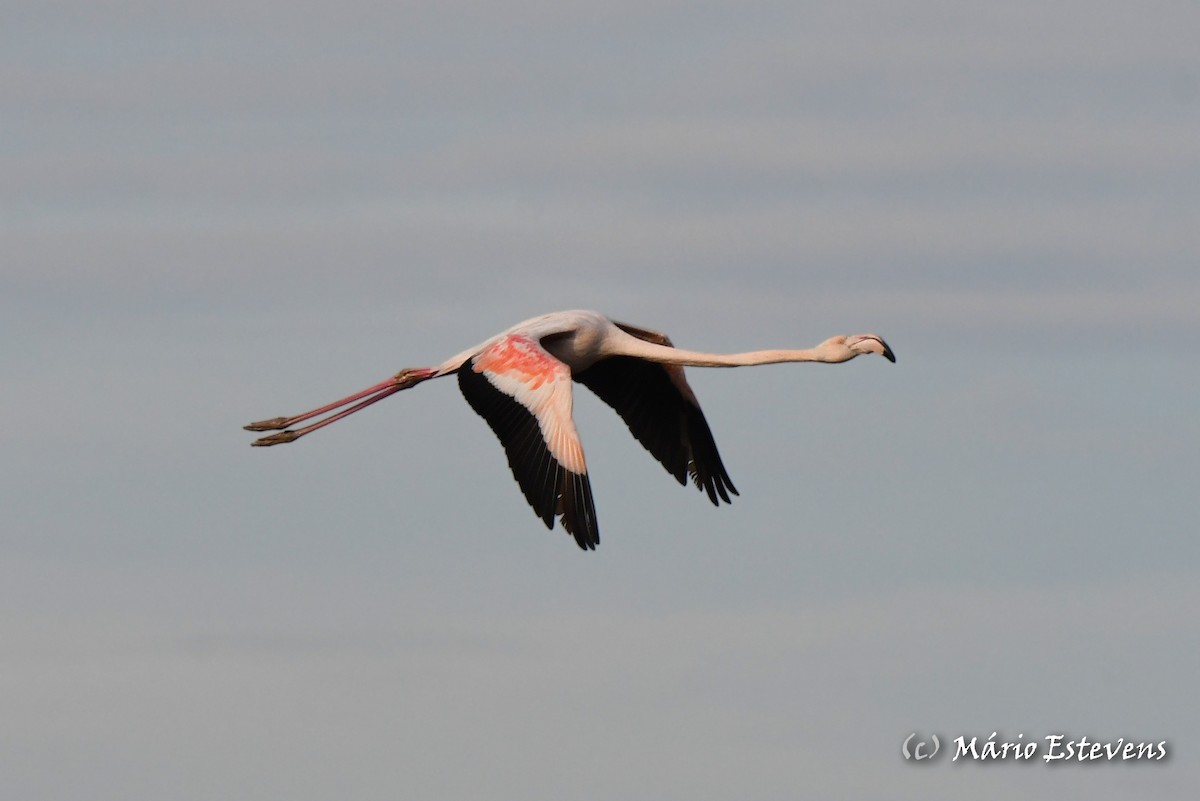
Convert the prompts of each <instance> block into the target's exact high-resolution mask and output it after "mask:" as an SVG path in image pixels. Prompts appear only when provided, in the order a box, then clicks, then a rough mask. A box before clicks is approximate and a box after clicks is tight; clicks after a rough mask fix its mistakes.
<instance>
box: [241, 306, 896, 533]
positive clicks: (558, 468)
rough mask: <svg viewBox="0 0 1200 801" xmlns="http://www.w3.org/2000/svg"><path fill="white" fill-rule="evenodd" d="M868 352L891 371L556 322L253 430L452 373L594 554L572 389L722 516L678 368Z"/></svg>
mask: <svg viewBox="0 0 1200 801" xmlns="http://www.w3.org/2000/svg"><path fill="white" fill-rule="evenodd" d="M863 353H877V354H879V355H882V356H884V357H885V358H887V359H888V360H889V361H892V362H894V361H895V360H896V359H895V356H894V355H893V354H892V351H891V349H890V348H889V347H888V346H887V344H886V343H884V341H883V340H882V339H881V338H880V337H878V336H876V335H874V334H859V335H856V336H838V337H831V338H830V339H827V340H825V341H824V342H822V343H821V344H820V345H818V346H817V347H816V348H811V349H807V350H767V351H751V352H748V353H738V354H713V353H701V352H695V351H685V350H680V349H677V348H675V347H674V346H673V345H672V343H671V341H670V339H668V338H667V337H666V336H665V335H663V334H660V333H659V332H657V331H653V330H650V329H646V328H639V327H637V326H633V325H629V324H626V323H617V322H614V321H612V320H610V319H609V318H607V317H605V316H604V315H602V314H600V313H599V312H594V311H567V312H555V313H552V314H544V315H541V316H539V317H534V318H531V319H529V320H526V321H524V322H521V323H518V324H517V325H515V326H513V327H512V328H510V329H508V330H507V331H504V332H502V333H500V334H497V335H496V336H494V337H491V338H490V339H488V340H486V341H484V342H482V343H480V344H479V345H476V346H475V347H473V348H469V349H467V350H465V351H463V352H462V353H459V354H457V355H456V356H453V357H451V358H450V359H447V360H446V361H445V362H443V363H442V364H440V365H438V366H437V367H428V368H425V367H423V368H409V369H406V370H402V371H400V372H399V373H397V374H396V375H395V376H394V377H393V378H391V379H389V380H387V381H384V382H381V383H379V384H376V385H374V386H372V387H368V388H367V389H366V390H363V391H362V392H358V393H355V394H354V395H351V396H349V397H347V398H343V399H342V400H340V401H336V402H334V403H332V404H328V405H326V406H323V407H320V408H318V409H314V410H313V411H311V412H306V413H304V414H301V415H296V416H295V417H290V418H285V417H276V418H272V419H270V420H264V421H261V422H258V423H251V424H250V425H248V426H246V428H247V429H248V430H251V431H272V430H276V431H277V432H278V433H275V434H271V435H269V436H266V437H262V438H260V439H258V440H257V441H255V442H254V443H253V444H255V445H278V444H281V443H284V442H292V441H294V440H296V439H299V438H300V437H302V436H304V435H306V434H308V433H311V432H312V431H315V430H317V429H319V428H322V427H324V426H326V425H328V424H330V423H332V422H335V421H337V420H340V419H341V418H343V417H345V416H347V415H349V414H352V413H354V412H356V411H359V410H360V409H362V408H365V407H366V406H369V405H370V404H372V403H375V402H376V401H379V400H382V399H383V398H385V397H387V396H389V395H392V394H394V393H395V392H399V391H400V390H403V389H408V388H410V387H412V386H415V385H416V384H418V383H421V382H423V381H427V380H429V379H432V378H440V377H442V376H446V375H450V374H452V373H453V374H456V375H457V376H458V383H459V388H460V389H461V391H462V394H463V397H464V398H465V399H466V401H467V403H468V404H469V405H470V406H471V408H472V409H474V410H475V412H476V413H477V414H479V415H480V416H481V417H483V419H484V420H485V421H486V422H487V424H488V426H489V427H490V428H491V429H492V431H493V432H494V433H495V434H496V436H497V438H498V439H499V440H500V443H501V445H502V446H503V447H504V450H505V453H506V455H507V457H508V463H509V467H510V468H511V470H512V472H513V476H514V478H515V479H516V480H517V484H518V485H519V486H520V488H521V491H522V493H523V494H524V495H525V498H526V500H527V501H528V502H529V505H530V506H531V507H532V508H533V510H534V513H535V514H536V515H537V516H538V517H539V518H541V520H542V521H543V522H544V523H545V524H546V527H547V528H553V527H554V520H555V516H556V515H557V517H558V519H559V520H560V522H561V523H562V526H563V528H564V529H566V530H567V532H568V533H570V534H571V535H572V536H573V537H574V538H575V541H576V543H577V544H578V545H579V547H580V548H583V549H585V550H588V549H595V547H596V545H598V544H599V542H600V532H599V527H598V525H597V522H596V510H595V504H594V501H593V498H592V489H591V483H590V481H589V480H588V474H587V462H586V460H585V459H584V455H583V445H582V443H581V441H580V439H579V433H578V431H577V430H576V429H575V423H574V420H573V417H572V392H573V387H572V384H573V383H574V382H578V383H581V384H583V385H584V386H586V387H587V388H588V389H590V390H591V391H592V392H594V393H595V394H596V395H597V396H598V397H599V398H600V399H601V400H602V401H604V402H605V403H606V404H608V405H609V406H611V407H612V408H613V409H614V410H615V411H616V412H617V414H618V415H620V417H621V418H622V419H623V420H624V421H625V423H626V425H627V426H628V427H629V430H630V432H631V433H632V434H633V436H634V437H635V438H636V439H637V440H638V441H639V442H641V443H642V445H643V446H644V447H645V448H646V449H647V450H648V451H649V452H650V454H651V455H652V456H654V458H655V459H657V460H658V461H659V462H660V463H661V464H662V465H663V467H664V468H665V469H666V470H667V472H669V473H670V474H671V475H672V476H674V477H675V479H676V480H677V481H679V483H680V484H686V483H687V480H688V478H689V477H690V478H691V479H692V481H693V483H695V485H696V486H697V488H699V489H700V490H702V491H703V492H705V493H706V494H707V496H708V498H709V500H710V501H711V502H712V503H713V505H720V503H721V502H722V501H723V502H725V503H729V502H730V497H729V496H730V494H733V495H737V490H736V489H735V488H734V486H733V482H732V481H730V479H729V474H728V473H727V472H726V470H725V465H724V464H723V463H722V462H721V456H720V453H719V452H718V451H717V445H716V441H715V440H714V439H713V436H712V431H711V430H710V429H709V427H708V422H707V420H705V418H704V413H703V412H702V411H701V410H700V404H699V402H698V401H697V400H696V396H695V394H694V393H693V392H692V389H691V387H690V386H689V385H688V383H687V379H686V378H685V376H684V372H683V367H684V366H685V365H694V366H701V367H738V366H746V365H755V364H772V363H779V362H807V361H812V362H826V363H839V362H844V361H849V360H850V359H853V358H855V357H856V356H859V355H861V354H863ZM356 401H357V402H356ZM351 403H353V404H354V405H352V406H351V405H349V404H351ZM342 407H348V408H344V409H343V408H342ZM336 409H342V411H339V412H337V413H335V414H331V415H330V416H329V417H326V418H324V419H322V420H320V421H318V422H315V423H312V424H310V425H308V426H305V427H303V428H300V429H296V430H291V429H290V428H289V427H290V426H292V425H294V424H296V423H299V422H302V421H305V420H309V419H311V418H313V417H317V416H319V415H321V414H325V413H327V412H331V411H334V410H336Z"/></svg>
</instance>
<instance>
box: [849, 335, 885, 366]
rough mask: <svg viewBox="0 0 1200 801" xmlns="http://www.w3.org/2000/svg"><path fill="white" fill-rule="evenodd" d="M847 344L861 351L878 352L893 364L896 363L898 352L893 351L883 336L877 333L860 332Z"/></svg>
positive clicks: (852, 348)
mask: <svg viewBox="0 0 1200 801" xmlns="http://www.w3.org/2000/svg"><path fill="white" fill-rule="evenodd" d="M847 344H848V345H849V346H850V349H851V350H854V351H858V352H859V353H878V354H879V355H880V356H882V357H883V358H885V359H887V360H888V361H889V362H891V363H892V364H895V363H896V354H894V353H892V349H891V348H889V347H888V344H887V343H886V342H884V341H883V337H879V336H876V335H875V334H859V335H858V336H856V337H852V338H851V339H850V341H849V342H848V343H847Z"/></svg>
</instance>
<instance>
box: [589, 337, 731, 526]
mask: <svg viewBox="0 0 1200 801" xmlns="http://www.w3.org/2000/svg"><path fill="white" fill-rule="evenodd" d="M615 325H616V326H617V327H618V328H620V329H621V330H622V331H625V332H626V333H628V334H631V335H633V336H635V337H637V338H638V339H642V340H645V341H647V342H653V343H654V344H656V345H664V346H666V347H674V345H672V344H671V340H669V339H668V338H667V337H666V336H665V335H663V334H660V333H658V332H657V331H651V330H649V329H646V328H638V327H636V326H632V325H628V324H626V323H615ZM575 380H576V381H578V382H580V383H581V384H583V385H584V386H585V387H587V388H588V389H590V390H591V391H592V392H594V393H596V395H598V396H599V397H600V400H602V401H604V402H605V403H607V404H608V405H609V406H611V407H612V408H613V409H615V410H616V412H617V414H619V415H620V416H621V419H622V420H624V421H625V424H626V425H627V426H629V431H630V432H631V433H632V434H633V436H634V437H635V438H636V439H637V440H638V442H640V443H642V445H643V446H645V448H646V450H648V451H650V454H651V455H652V456H654V458H655V459H657V460H658V461H660V462H662V465H663V467H665V468H666V469H667V472H668V473H670V474H671V475H673V476H675V479H676V480H677V481H678V482H679V483H680V484H686V483H687V477H688V475H691V477H692V480H693V481H694V482H695V484H696V486H697V487H698V488H699V489H701V490H703V491H704V492H705V493H707V494H708V499H709V500H710V501H712V503H713V505H714V506H719V505H720V501H725V503H730V499H729V493H733V494H734V495H737V494H738V491H737V490H736V489H734V486H733V482H732V481H730V480H729V474H728V473H727V472H725V465H724V464H722V462H721V454H720V453H718V452H717V443H716V441H715V440H714V439H713V435H712V431H711V430H709V428H708V421H707V420H705V419H704V412H702V411H701V410H700V403H699V401H697V400H696V395H695V394H694V393H693V392H692V388H691V387H690V386H688V383H687V379H686V378H685V377H684V375H683V368H682V367H680V366H679V365H673V364H657V363H655V362H648V361H646V360H644V359H639V358H636V357H633V356H613V357H610V358H607V359H601V360H600V361H598V362H596V363H595V364H593V365H592V366H591V367H589V368H587V369H586V370H583V371H581V372H579V373H578V374H576V375H575ZM718 498H720V501H719V500H718Z"/></svg>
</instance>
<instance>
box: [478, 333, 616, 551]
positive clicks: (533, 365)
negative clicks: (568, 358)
mask: <svg viewBox="0 0 1200 801" xmlns="http://www.w3.org/2000/svg"><path fill="white" fill-rule="evenodd" d="M458 386H459V388H460V389H461V390H462V394H463V397H464V398H466V400H467V403H468V404H470V406H471V408H472V409H474V410H475V412H476V413H477V414H479V416H480V417H482V418H483V419H484V420H486V421H487V424H488V425H489V426H490V427H491V429H492V431H493V432H494V433H495V434H496V436H497V437H498V438H499V440H500V443H501V444H502V445H503V446H504V452H505V454H507V456H508V465H509V467H510V468H512V472H513V477H514V478H516V480H517V484H518V485H519V486H520V487H521V492H522V493H524V495H525V498H526V500H528V501H529V505H530V506H532V507H533V511H534V513H535V514H536V515H537V516H538V517H539V518H541V519H542V522H544V523H545V524H546V528H551V529H552V528H554V516H555V514H557V515H558V516H559V520H560V522H561V523H562V526H563V528H564V529H566V530H567V532H568V533H569V534H571V535H572V536H573V537H574V538H575V542H576V543H577V544H578V545H579V547H580V548H583V549H585V550H589V549H590V550H594V549H595V548H596V545H598V544H599V542H600V531H599V528H598V526H597V524H596V507H595V503H594V501H593V499H592V485H591V482H590V481H589V480H588V475H587V465H586V463H585V462H584V458H583V446H582V444H581V443H580V441H579V434H578V432H577V431H576V430H575V423H574V421H573V420H572V418H571V392H572V389H571V371H570V368H568V367H567V365H566V364H564V363H563V362H561V361H559V360H558V359H556V358H554V357H553V356H551V355H550V354H549V353H548V352H546V350H545V349H544V348H543V347H542V346H541V344H540V343H539V342H538V341H537V340H534V339H531V338H529V337H525V336H521V335H517V334H512V335H508V336H505V337H503V338H501V339H500V340H498V341H497V342H495V343H493V344H491V345H490V346H488V347H486V348H484V349H483V350H482V351H480V352H479V353H478V354H476V355H475V356H474V357H472V358H470V359H468V360H466V361H464V362H463V364H462V366H461V367H460V368H459V369H458Z"/></svg>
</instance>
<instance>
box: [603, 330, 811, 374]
mask: <svg viewBox="0 0 1200 801" xmlns="http://www.w3.org/2000/svg"><path fill="white" fill-rule="evenodd" d="M621 353H622V355H626V356H638V357H641V358H643V359H647V360H649V361H652V362H659V363H660V364H679V365H684V366H688V367H749V366H751V365H756V364H779V363H781V362H829V361H833V359H830V358H828V355H827V354H824V353H822V352H821V351H820V350H819V349H817V348H806V349H804V350H753V351H748V352H746V353H702V352H700V351H693V350H680V349H679V348H669V347H666V346H665V345H655V344H654V343H653V342H646V341H644V340H641V339H638V338H636V337H632V336H631V337H629V340H623V341H622V347H621Z"/></svg>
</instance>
